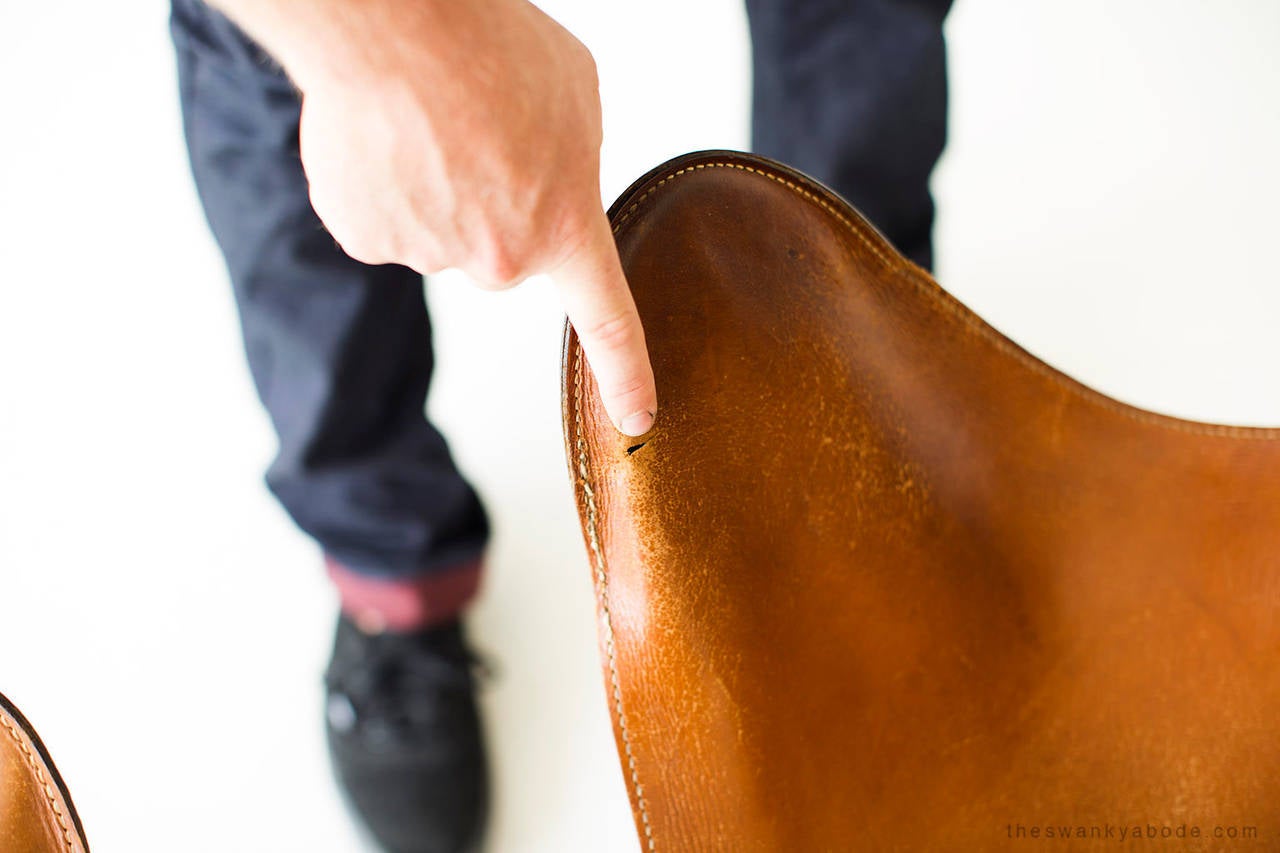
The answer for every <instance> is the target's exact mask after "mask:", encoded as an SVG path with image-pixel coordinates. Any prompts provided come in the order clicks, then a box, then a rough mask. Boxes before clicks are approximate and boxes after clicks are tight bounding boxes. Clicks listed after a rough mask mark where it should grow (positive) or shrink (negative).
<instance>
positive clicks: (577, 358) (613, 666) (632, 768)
mask: <svg viewBox="0 0 1280 853" xmlns="http://www.w3.org/2000/svg"><path fill="white" fill-rule="evenodd" d="M573 409H574V425H575V431H576V432H577V440H576V447H577V450H578V484H579V485H580V486H581V487H582V493H583V497H584V498H585V499H586V505H587V542H588V548H589V549H590V551H591V558H592V563H593V564H594V566H593V567H594V569H595V582H596V583H595V585H596V598H597V601H599V604H600V613H601V615H603V616H604V643H605V653H606V656H607V658H608V661H609V684H610V688H611V690H612V693H613V708H614V713H615V714H616V715H617V717H618V731H619V732H620V733H621V735H622V748H623V752H624V753H625V754H626V756H627V770H628V771H629V775H630V779H629V782H630V783H631V787H632V789H633V790H634V791H635V795H636V803H637V804H638V805H639V808H640V823H641V825H642V826H643V828H644V836H645V842H646V844H645V846H646V847H647V848H648V849H649V850H650V851H653V850H655V849H656V847H655V841H654V837H653V826H652V825H651V824H650V823H649V805H648V803H647V802H646V801H645V798H644V787H643V786H642V785H641V784H640V774H639V772H638V771H637V770H636V757H635V754H634V753H633V752H632V749H631V734H630V732H629V731H628V730H627V715H626V712H625V711H623V708H622V686H621V684H620V683H619V680H618V660H617V655H616V653H615V650H614V643H613V617H612V615H611V614H610V611H609V578H608V575H607V574H605V568H604V551H603V549H602V548H601V547H600V532H599V526H598V524H599V522H598V520H599V513H598V510H597V508H596V494H595V490H594V489H592V488H591V475H590V470H589V468H588V467H587V440H586V438H585V437H584V436H583V425H582V346H581V344H579V346H578V351H577V352H576V353H575V354H574V365H573Z"/></svg>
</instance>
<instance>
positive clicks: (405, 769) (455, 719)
mask: <svg viewBox="0 0 1280 853" xmlns="http://www.w3.org/2000/svg"><path fill="white" fill-rule="evenodd" d="M474 665H475V658H474V656H473V655H472V654H471V652H470V651H469V650H468V648H467V645H466V642H465V641H464V639H463V636H462V629H461V626H460V625H459V624H457V623H454V624H452V625H449V626H447V627H442V628H433V629H431V630H427V631H421V632H418V633H413V634H394V633H383V634H366V633H364V632H363V631H361V630H360V629H359V628H357V627H356V626H355V624H354V623H352V622H351V621H350V620H348V619H347V618H346V617H341V618H339V620H338V630H337V636H336V637H335V639H334V647H333V659H332V660H331V661H330V663H329V668H328V670H327V671H326V673H325V686H326V688H327V693H328V714H327V721H326V723H327V725H326V728H327V731H328V740H329V755H330V757H331V758H332V760H333V767H334V772H335V773H336V775H337V777H338V782H339V784H340V786H341V787H342V789H343V792H344V794H345V795H346V798H347V801H348V803H349V804H350V805H351V807H352V808H353V809H354V811H355V812H356V813H357V815H358V816H359V818H360V819H361V821H362V822H363V824H364V825H365V827H366V828H367V829H368V830H369V832H370V834H372V835H373V837H374V838H375V839H376V840H377V841H378V843H380V844H381V845H382V846H383V847H384V848H385V849H386V850H388V851H390V853H463V851H474V850H475V849H477V848H478V846H479V843H480V838H481V835H482V834H483V830H484V823H485V820H486V818H487V816H488V815H487V813H488V801H489V780H488V772H487V768H486V762H485V755H484V745H483V740H482V737H481V733H480V722H479V718H478V715H477V713H476V703H475V679H474V676H473V673H472V670H473V667H474Z"/></svg>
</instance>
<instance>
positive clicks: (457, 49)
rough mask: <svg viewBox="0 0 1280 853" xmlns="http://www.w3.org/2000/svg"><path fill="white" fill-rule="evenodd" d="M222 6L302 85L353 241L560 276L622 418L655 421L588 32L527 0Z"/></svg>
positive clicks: (495, 277) (478, 268)
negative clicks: (618, 233)
mask: <svg viewBox="0 0 1280 853" xmlns="http://www.w3.org/2000/svg"><path fill="white" fill-rule="evenodd" d="M221 5H223V6H224V7H228V11H230V12H231V13H232V14H233V15H234V16H235V17H237V19H239V20H240V21H241V22H242V23H243V24H244V25H246V27H247V28H249V29H250V31H251V32H252V33H253V34H254V35H256V36H258V37H259V39H260V40H261V41H263V43H264V44H265V45H266V46H267V47H268V49H271V50H272V51H273V52H275V53H276V55H277V56H278V57H280V59H281V61H282V63H283V64H284V66H285V68H286V70H287V71H288V72H289V73H290V75H291V76H292V78H293V80H294V82H295V83H296V84H297V85H298V87H299V88H300V89H301V91H302V98H303V101H302V104H303V107H302V126H301V153H302V163H303V166H304V167H305V169H306V172H307V176H308V179H309V181H310V185H311V200H312V204H313V206H314V207H315V209H316V212H317V213H318V214H319V215H320V218H321V219H322V220H323V221H324V223H325V225H326V227H327V228H328V229H329V231H330V233H331V234H332V235H333V237H334V238H335V239H336V240H337V241H338V243H339V244H341V246H342V248H343V249H344V250H345V251H346V252H347V253H348V254H350V255H351V256H352V257H354V258H356V259H357V260H360V261H364V262H366V263H375V264H376V263H399V264H404V265H407V266H409V267H412V268H413V269H415V270H417V271H419V272H421V273H423V274H428V273H433V272H436V271H438V270H441V269H445V268H449V267H456V268H459V269H461V270H463V271H464V272H466V273H467V274H468V275H469V276H470V277H471V278H472V279H473V280H474V281H476V282H477V283H478V284H479V285H480V286H482V287H485V288H491V289H504V288H508V287H512V286H514V285H516V284H518V283H519V282H521V281H523V280H524V279H526V278H528V277H529V276H531V275H535V274H540V273H547V274H549V275H550V276H551V278H552V280H553V281H554V283H555V285H556V288H557V290H558V292H559V293H560V296H561V298H562V301H563V305H564V307H565V310H566V313H567V314H568V315H569V320H570V322H571V323H572V324H573V326H574V329H575V330H576V331H577V333H578V337H579V339H580V341H581V343H582V347H583V350H584V352H585V354H586V357H587V359H588V361H589V362H590V364H591V367H592V370H593V371H594V373H595V376H596V379H597V381H598V383H599V387H600V392H601V395H602V398H603V402H604V405H605V408H606V410H607V411H608V412H609V415H610V417H611V418H612V419H613V421H614V424H615V425H616V426H617V427H618V428H619V429H620V430H622V431H623V432H625V433H627V434H628V435H640V434H642V433H644V432H646V431H647V430H648V429H649V428H650V426H651V425H652V423H653V416H654V414H656V411H657V395H656V391H655V388H654V381H653V371H652V368H651V367H650V364H649V359H648V353H647V350H646V348H645V343H644V332H643V331H642V329H641V327H640V318H639V315H638V314H637V313H636V308H635V303H634V301H633V300H632V298H631V291H630V289H629V288H628V286H627V283H626V279H625V278H624V276H623V272H622V268H621V266H620V264H619V261H618V254H617V249H616V247H615V245H614V242H613V235H612V232H611V229H610V227H609V223H608V220H607V219H606V217H605V215H604V212H603V210H602V209H601V204H600V183H599V181H600V177H599V173H600V142H601V135H602V133H601V122H600V98H599V93H598V84H597V79H596V71H595V63H594V61H593V60H592V58H591V55H590V53H588V51H587V49H586V48H585V47H584V46H583V45H582V44H581V43H580V42H579V41H578V40H577V39H575V38H574V37H573V36H572V35H570V34H569V32H568V31H566V30H565V29H564V28H563V27H561V26H560V25H559V24H557V23H556V22H555V21H553V20H552V19H551V18H549V17H547V16H546V15H545V14H543V13H542V12H541V11H539V10H538V9H537V8H536V7H534V6H533V5H531V4H530V3H528V2H525V0H465V2H458V0H365V2H360V3H354V2H345V3H343V2H337V0H242V2H239V3H237V2H235V0H223V2H222V3H221ZM264 9H265V10H264ZM255 21H256V22H257V24H258V25H257V27H256V28H255V26H254V23H255ZM273 42H274V44H273Z"/></svg>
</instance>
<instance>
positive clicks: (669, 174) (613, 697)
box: [561, 150, 1280, 850]
mask: <svg viewBox="0 0 1280 853" xmlns="http://www.w3.org/2000/svg"><path fill="white" fill-rule="evenodd" d="M705 168H735V169H740V170H742V171H744V172H747V173H752V174H756V175H759V176H761V179H766V180H775V181H779V182H781V183H783V184H785V185H787V186H789V187H791V188H792V189H795V190H796V191H797V192H798V193H799V194H801V195H802V196H805V197H806V198H808V199H809V200H810V201H811V202H813V203H815V204H817V205H819V206H821V207H823V208H825V209H826V210H827V211H828V213H829V214H831V215H832V216H834V217H836V218H837V219H839V220H841V221H843V222H844V223H845V224H846V225H847V226H848V227H849V228H851V229H852V230H853V231H854V233H855V234H856V235H857V236H858V237H859V239H860V240H861V241H862V242H863V244H864V246H866V247H867V249H868V250H869V251H870V252H871V253H872V254H874V255H876V256H877V257H878V258H879V259H880V261H881V262H883V263H884V264H885V266H886V268H887V269H888V271H889V272H890V273H891V274H893V275H895V276H896V277H898V278H899V279H901V280H902V283H903V284H904V286H909V287H914V288H917V289H919V290H921V291H923V292H924V293H925V294H927V295H928V296H929V297H930V298H931V299H932V300H934V301H935V302H936V304H937V305H938V307H939V308H941V309H942V310H943V311H944V312H946V313H948V314H950V315H952V317H953V319H957V320H959V321H960V322H962V323H963V324H965V325H966V326H967V327H969V329H970V330H971V331H972V332H973V333H975V334H977V335H978V336H980V337H981V338H982V339H984V340H985V341H986V342H987V343H989V344H991V345H993V346H995V347H997V348H998V349H1001V350H1003V351H1004V352H1005V353H1007V354H1008V355H1010V356H1011V357H1013V358H1014V359H1015V361H1017V362H1018V363H1019V364H1020V365H1021V366H1022V367H1023V368H1025V369H1028V370H1030V371H1032V372H1034V373H1038V374H1040V375H1042V376H1043V377H1045V378H1048V379H1050V380H1051V381H1053V382H1055V383H1057V384H1059V385H1061V386H1063V387H1064V388H1066V389H1067V390H1069V391H1070V392H1071V393H1072V394H1074V395H1076V396H1078V397H1080V398H1081V399H1083V400H1085V401H1087V402H1089V403H1091V404H1093V405H1097V406H1100V407H1102V408H1104V409H1107V410H1110V411H1112V412H1114V413H1117V414H1120V415H1122V416H1124V417H1127V418H1130V419H1133V420H1136V421H1140V422H1144V423H1149V424H1152V425H1155V426H1159V427H1162V428H1166V429H1172V430H1177V431H1182V432H1190V433H1198V434H1208V435H1214V436H1218V437H1221V438H1233V439H1263V440H1280V427H1252V426H1234V425H1227V424H1215V423H1208V422H1201V421H1193V420H1188V419H1183V418H1178V417H1175V416H1172V415H1166V414H1161V413H1158V412H1153V411H1150V410H1147V409H1142V408H1139V407H1137V406H1134V405H1131V404H1129V403H1125V402H1123V401H1120V400H1117V399H1115V398H1113V397H1110V396H1108V395H1106V394H1103V393H1101V392H1099V391H1096V390H1095V389H1093V388H1090V387H1089V386H1087V385H1085V384H1083V383H1082V382H1079V381H1078V380H1076V379H1073V378H1072V377H1070V376H1068V375H1067V374H1065V373H1063V372H1062V371H1060V370H1058V369H1056V368H1054V367H1052V366H1051V365H1049V364H1047V363H1046V362H1044V361H1042V360H1041V359H1039V358H1038V357H1036V356H1035V355H1033V354H1031V353H1030V352H1028V351H1027V350H1025V349H1023V348H1022V347H1021V346H1019V345H1018V344H1017V343H1015V342H1014V341H1012V340H1011V339H1010V338H1008V337H1006V336H1005V335H1004V334H1002V333H1001V332H1000V331H999V330H997V329H995V328H994V327H993V326H991V325H990V324H988V323H987V322H986V321H984V320H983V319H982V318H981V317H979V316H978V315H977V314H976V313H974V312H973V311H972V310H970V309H969V308H968V307H967V306H965V305H964V304H963V303H961V302H960V301H959V300H958V299H956V298H955V297H954V296H952V295H951V294H949V293H947V292H946V291H945V290H944V289H943V288H942V287H940V286H939V285H938V284H937V283H936V282H935V281H934V280H933V279H932V277H931V276H930V275H929V274H928V273H927V272H925V271H924V270H922V269H921V268H919V267H917V266H916V265H914V264H912V263H911V262H910V261H908V260H906V259H905V258H903V257H902V256H901V255H900V254H899V253H898V252H897V250H896V249H894V248H893V247H892V246H891V245H890V243H889V242H888V240H887V239H885V237H884V236H883V235H882V234H880V232H879V231H877V230H876V229H875V228H874V227H873V226H872V225H871V224H870V223H869V222H868V221H867V220H866V219H865V218H864V217H863V216H862V215H861V214H859V213H858V212H857V211H856V210H855V209H854V208H853V207H852V206H851V205H850V204H849V203H848V202H846V201H845V200H844V199H842V198H841V197H840V196H838V195H837V194H836V193H834V192H832V191H831V190H829V189H827V188H826V187H824V186H822V185H821V184H820V183H818V182H817V181H814V180H813V179H811V178H809V177H807V176H805V175H804V174H802V173H800V172H798V171H796V170H794V169H791V168H789V167H787V166H784V165H782V164H780V163H776V162H774V161H771V160H768V159H767V158H763V157H758V156H755V155H751V154H745V153H742V152H735V151H718V150H712V151H700V152H694V153H691V154H687V155H684V156H681V157H677V158H675V159H672V160H670V161H667V162H666V163H663V164H661V165H659V166H658V167H656V168H654V169H652V170H650V171H649V172H648V173H646V174H645V175H643V176H642V177H641V178H639V179H638V180H637V181H635V182H634V183H633V184H632V185H631V186H630V187H629V188H628V189H627V190H626V191H625V192H624V193H622V195H620V196H619V197H618V199H617V200H616V201H615V202H614V203H613V205H612V206H611V207H610V209H609V218H610V223H611V225H612V226H613V230H614V234H615V236H617V235H618V234H619V233H620V232H621V230H622V228H623V227H625V225H626V224H627V222H628V220H630V219H631V218H632V217H633V216H634V215H636V214H639V213H640V212H641V211H642V210H643V205H644V202H645V200H646V199H647V198H648V197H650V196H651V195H653V194H655V193H656V192H658V191H659V190H660V189H661V187H663V186H664V185H665V184H666V183H667V182H668V181H671V180H674V179H675V178H677V177H678V176H679V175H681V174H684V173H686V172H688V171H690V170H697V169H705ZM561 357H562V362H561V414H562V419H563V428H564V438H565V455H566V461H567V464H568V469H569V475H570V480H571V483H572V485H573V490H574V498H575V503H576V505H577V508H578V513H579V521H580V524H581V531H582V534H583V538H584V542H585V544H586V546H587V550H588V557H589V560H590V563H591V567H592V574H593V585H594V586H595V591H596V602H597V610H598V613H599V616H600V621H599V623H598V629H599V642H600V651H601V659H602V666H603V669H604V677H605V685H606V691H607V693H608V701H609V711H610V715H611V718H612V722H613V730H614V739H615V745H616V747H617V750H618V758H619V761H620V764H621V767H622V769H623V774H624V776H625V777H626V785H627V790H628V796H629V798H630V801H631V807H632V812H633V816H634V818H635V822H636V829H637V833H638V835H639V838H640V841H641V844H642V846H643V847H644V849H646V850H652V849H654V841H653V837H652V834H651V828H650V825H649V819H648V814H647V808H646V802H645V797H644V789H643V785H642V784H641V774H640V772H639V771H638V770H637V767H636V764H635V759H634V757H633V754H632V749H631V744H630V742H629V738H628V732H627V725H626V713H625V707H624V701H623V690H624V685H623V684H622V683H621V680H620V678H619V674H618V671H617V668H616V665H615V662H614V650H613V642H614V638H613V627H612V624H611V622H610V613H609V599H608V573H609V570H608V566H607V565H606V562H605V557H604V551H603V549H602V547H601V544H600V542H599V537H598V531H597V530H595V529H594V525H595V518H596V515H597V513H596V495H595V491H594V490H595V489H599V488H601V485H602V484H601V483H599V482H595V481H593V480H592V471H591V464H592V459H591V458H590V454H589V453H588V448H587V444H586V439H585V433H587V432H588V431H589V430H588V429H586V427H585V425H584V424H583V423H582V418H583V417H584V416H585V415H586V413H584V411H583V409H584V408H586V406H579V404H578V392H580V391H587V392H588V393H590V391H589V389H588V387H584V388H579V385H580V384H581V385H583V386H589V385H590V384H592V383H591V382H590V379H589V371H588V370H585V369H584V365H585V360H584V359H583V357H582V353H581V348H580V346H579V343H578V340H577V336H576V334H575V333H574V330H573V328H572V326H571V325H570V324H569V323H568V322H567V321H566V323H565V326H564V335H563V339H562V352H561ZM659 396H660V397H661V388H659ZM661 424H662V415H661V402H659V415H658V423H657V425H656V429H661ZM651 434H652V433H651ZM618 440H619V444H621V443H622V442H623V441H626V440H627V439H626V438H625V437H623V436H621V435H620V434H619V438H618ZM631 441H636V442H640V441H642V439H632V440H631Z"/></svg>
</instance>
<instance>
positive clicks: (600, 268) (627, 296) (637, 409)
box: [550, 209, 658, 436]
mask: <svg viewBox="0 0 1280 853" xmlns="http://www.w3.org/2000/svg"><path fill="white" fill-rule="evenodd" d="M587 228H588V229H589V233H588V234H586V235H585V239H583V240H582V241H581V242H580V243H579V247H578V249H577V251H575V252H574V253H573V254H572V255H570V256H569V257H568V258H566V259H565V260H564V261H562V262H561V263H560V264H559V265H558V266H557V267H556V268H554V269H552V270H551V271H550V274H551V279H552V281H553V282H554V283H555V286H556V290H557V291H558V292H559V294H560V299H561V303H562V304H563V305H564V309H565V313H566V314H568V315H569V322H570V323H571V324H572V325H573V328H574V331H575V332H577V333H578V341H579V342H580V343H581V345H582V350H583V352H584V353H585V354H586V357H587V362H588V363H589V364H590V365H591V370H592V372H593V373H594V374H595V377H596V384H597V385H598V386H599V388H600V396H601V398H602V400H603V402H604V408H605V411H606V412H608V413H609V419H610V420H612V421H613V424H614V426H616V427H617V428H618V429H619V430H620V431H621V432H623V433H624V434H626V435H630V436H636V435H643V434H644V433H646V432H648V431H649V430H650V429H651V428H652V427H653V421H654V417H655V416H656V415H657V413H658V392H657V389H656V388H655V387H654V382H653V368H652V366H651V365H650V364H649V352H648V350H647V349H646V348H645V343H644V329H642V328H641V327H640V315H639V314H638V313H637V312H636V303H635V300H633V299H632V298H631V288H630V287H628V286H627V279H626V276H625V275H624V274H623V272H622V264H621V262H620V261H619V260H618V249H617V246H615V245H614V242H613V232H612V230H611V229H610V227H609V220H608V219H607V218H606V217H605V215H604V211H601V210H599V209H597V213H596V215H595V216H594V217H592V218H591V219H590V220H589V222H588V225H587Z"/></svg>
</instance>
